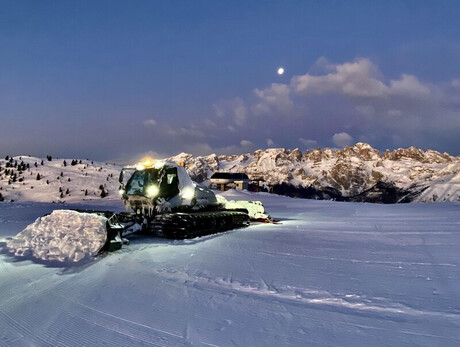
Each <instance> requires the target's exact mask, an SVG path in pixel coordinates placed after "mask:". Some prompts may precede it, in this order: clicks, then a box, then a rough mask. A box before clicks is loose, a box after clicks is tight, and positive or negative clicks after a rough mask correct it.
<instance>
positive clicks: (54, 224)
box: [6, 210, 107, 262]
mask: <svg viewBox="0 0 460 347" xmlns="http://www.w3.org/2000/svg"><path fill="white" fill-rule="evenodd" d="M106 222H107V219H106V218H104V217H101V216H97V215H94V214H89V213H79V212H76V211H72V210H55V211H53V212H52V213H51V214H49V215H46V216H43V217H39V218H37V220H36V221H35V222H34V223H32V224H30V225H28V226H27V227H26V228H25V229H24V230H23V231H21V232H20V233H19V234H18V235H16V236H15V237H14V238H12V239H11V240H8V241H7V242H6V246H7V247H8V249H9V251H10V252H13V253H14V254H15V255H16V256H28V255H30V256H32V257H34V258H37V259H41V260H51V261H59V262H78V261H80V260H83V259H85V258H90V257H94V256H95V255H96V254H97V253H98V252H99V251H100V249H101V248H102V246H104V244H105V242H106V240H107V231H106Z"/></svg>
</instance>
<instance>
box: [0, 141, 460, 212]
mask: <svg viewBox="0 0 460 347" xmlns="http://www.w3.org/2000/svg"><path fill="white" fill-rule="evenodd" d="M49 159H51V160H49ZM167 160H169V161H175V162H184V163H185V166H186V168H187V170H188V171H189V173H190V175H191V176H192V179H194V180H195V181H197V182H201V183H204V184H209V178H210V177H211V175H212V174H213V173H214V172H217V171H221V172H244V173H246V174H247V175H248V176H249V178H250V179H251V180H254V181H256V180H260V181H259V184H260V185H261V189H267V190H269V191H271V192H273V193H278V194H284V195H290V196H297V197H304V198H313V199H334V200H341V201H366V202H384V203H395V202H411V201H416V202H432V201H437V202H438V201H460V156H457V157H453V156H451V155H449V154H447V153H439V152H437V151H433V150H426V151H423V150H421V149H418V148H415V147H410V148H407V149H396V150H394V151H389V150H387V151H385V152H384V153H380V152H379V151H378V150H376V149H374V148H372V147H371V146H370V145H368V144H365V143H357V144H356V145H354V146H352V147H345V148H344V149H343V150H338V149H336V150H333V149H329V148H325V149H320V148H318V149H315V150H309V151H306V152H302V151H300V150H299V149H294V150H288V149H284V148H271V149H266V150H257V151H255V152H254V153H252V154H241V155H226V156H217V155H215V154H212V155H209V156H203V157H194V156H193V155H191V154H187V153H181V154H178V155H176V156H174V157H170V158H167ZM120 170H121V166H120V165H117V164H114V163H103V162H93V161H91V160H78V159H56V158H51V157H47V158H36V157H30V156H16V157H12V158H11V157H8V158H3V159H1V160H0V200H3V201H12V200H13V201H40V202H81V201H86V200H98V199H101V198H104V199H113V200H118V199H119V198H120V196H119V194H118V187H119V183H118V175H119V172H120Z"/></svg>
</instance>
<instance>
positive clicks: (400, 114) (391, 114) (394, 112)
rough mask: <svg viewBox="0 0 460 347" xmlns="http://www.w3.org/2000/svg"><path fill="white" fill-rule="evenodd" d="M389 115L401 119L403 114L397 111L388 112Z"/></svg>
mask: <svg viewBox="0 0 460 347" xmlns="http://www.w3.org/2000/svg"><path fill="white" fill-rule="evenodd" d="M387 114H388V115H389V116H390V117H400V116H402V112H401V111H400V110H395V109H391V110H388V112H387Z"/></svg>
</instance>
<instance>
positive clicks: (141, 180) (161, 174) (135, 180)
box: [125, 168, 179, 199]
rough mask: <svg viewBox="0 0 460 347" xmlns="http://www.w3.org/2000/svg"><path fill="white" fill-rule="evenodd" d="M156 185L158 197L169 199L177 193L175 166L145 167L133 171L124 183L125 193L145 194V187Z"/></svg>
mask: <svg viewBox="0 0 460 347" xmlns="http://www.w3.org/2000/svg"><path fill="white" fill-rule="evenodd" d="M151 186H157V187H158V189H159V191H158V195H157V196H158V197H163V198H166V199H170V198H172V197H174V196H176V195H177V194H179V180H178V177H177V169H176V168H162V169H155V168H151V169H145V170H142V171H135V172H134V173H133V175H132V176H131V178H130V179H129V181H128V182H127V183H126V187H125V191H126V194H127V195H143V196H147V189H148V188H150V187H151Z"/></svg>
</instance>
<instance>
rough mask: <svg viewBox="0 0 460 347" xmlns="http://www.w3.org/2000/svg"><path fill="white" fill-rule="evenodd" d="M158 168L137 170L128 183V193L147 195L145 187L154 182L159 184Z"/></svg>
mask: <svg viewBox="0 0 460 347" xmlns="http://www.w3.org/2000/svg"><path fill="white" fill-rule="evenodd" d="M158 171H159V170H157V169H147V170H142V171H135V172H134V173H133V175H132V176H131V178H130V179H129V181H128V183H127V184H126V194H128V195H145V193H146V191H145V189H146V188H147V187H149V186H151V185H153V184H156V185H158Z"/></svg>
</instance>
